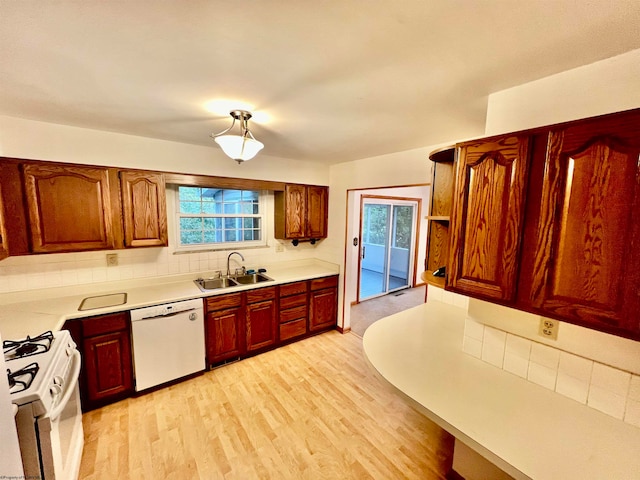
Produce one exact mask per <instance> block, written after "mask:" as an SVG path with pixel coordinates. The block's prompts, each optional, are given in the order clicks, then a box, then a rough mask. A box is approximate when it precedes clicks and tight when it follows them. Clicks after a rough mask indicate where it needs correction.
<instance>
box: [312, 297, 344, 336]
mask: <svg viewBox="0 0 640 480" xmlns="http://www.w3.org/2000/svg"><path fill="white" fill-rule="evenodd" d="M309 303H310V313H309V331H311V332H315V331H318V330H323V329H328V328H331V327H334V326H335V325H336V321H337V312H338V310H337V306H338V289H337V288H326V289H324V290H316V291H313V292H311V294H310V298H309Z"/></svg>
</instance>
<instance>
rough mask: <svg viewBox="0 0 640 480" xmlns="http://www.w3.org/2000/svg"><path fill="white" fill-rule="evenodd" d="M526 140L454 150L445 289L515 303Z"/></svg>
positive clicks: (489, 141) (517, 138)
mask: <svg viewBox="0 0 640 480" xmlns="http://www.w3.org/2000/svg"><path fill="white" fill-rule="evenodd" d="M529 144H530V138H529V137H528V136H515V135H512V136H505V137H500V138H495V139H486V140H480V141H477V142H469V143H465V144H462V145H461V146H460V147H459V152H458V153H459V155H458V163H459V165H458V175H457V182H456V191H455V196H454V210H453V215H452V219H451V244H450V245H451V250H450V253H449V266H448V269H449V271H448V275H447V286H448V287H449V288H450V289H452V290H454V291H456V292H459V293H463V294H473V295H478V296H481V297H483V298H491V299H496V300H500V301H511V300H514V299H515V293H516V275H517V272H518V254H519V252H520V243H521V238H522V229H523V224H524V201H525V193H526V185H527V169H528V162H529Z"/></svg>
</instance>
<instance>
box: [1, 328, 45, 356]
mask: <svg viewBox="0 0 640 480" xmlns="http://www.w3.org/2000/svg"><path fill="white" fill-rule="evenodd" d="M52 343H53V333H52V332H51V331H48V332H45V333H43V334H41V335H38V336H37V337H33V338H31V337H27V338H25V339H24V340H15V341H14V340H5V341H3V342H2V350H3V351H4V356H5V360H7V361H8V360H15V359H16V358H24V357H29V356H31V355H37V354H39V353H45V352H48V351H49V349H50V348H51V344H52Z"/></svg>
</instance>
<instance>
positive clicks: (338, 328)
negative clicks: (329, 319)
mask: <svg viewBox="0 0 640 480" xmlns="http://www.w3.org/2000/svg"><path fill="white" fill-rule="evenodd" d="M336 330H338V332H340V333H342V334H343V335H344V334H345V333H349V332H350V331H351V327H347V328H342V327H336Z"/></svg>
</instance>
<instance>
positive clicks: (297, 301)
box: [280, 293, 307, 310]
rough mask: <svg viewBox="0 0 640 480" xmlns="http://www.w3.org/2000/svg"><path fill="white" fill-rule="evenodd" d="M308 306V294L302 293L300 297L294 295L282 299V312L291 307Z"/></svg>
mask: <svg viewBox="0 0 640 480" xmlns="http://www.w3.org/2000/svg"><path fill="white" fill-rule="evenodd" d="M306 304H307V294H306V293H300V294H298V295H292V296H290V297H284V298H280V310H285V309H287V308H291V307H298V306H300V305H306Z"/></svg>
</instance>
